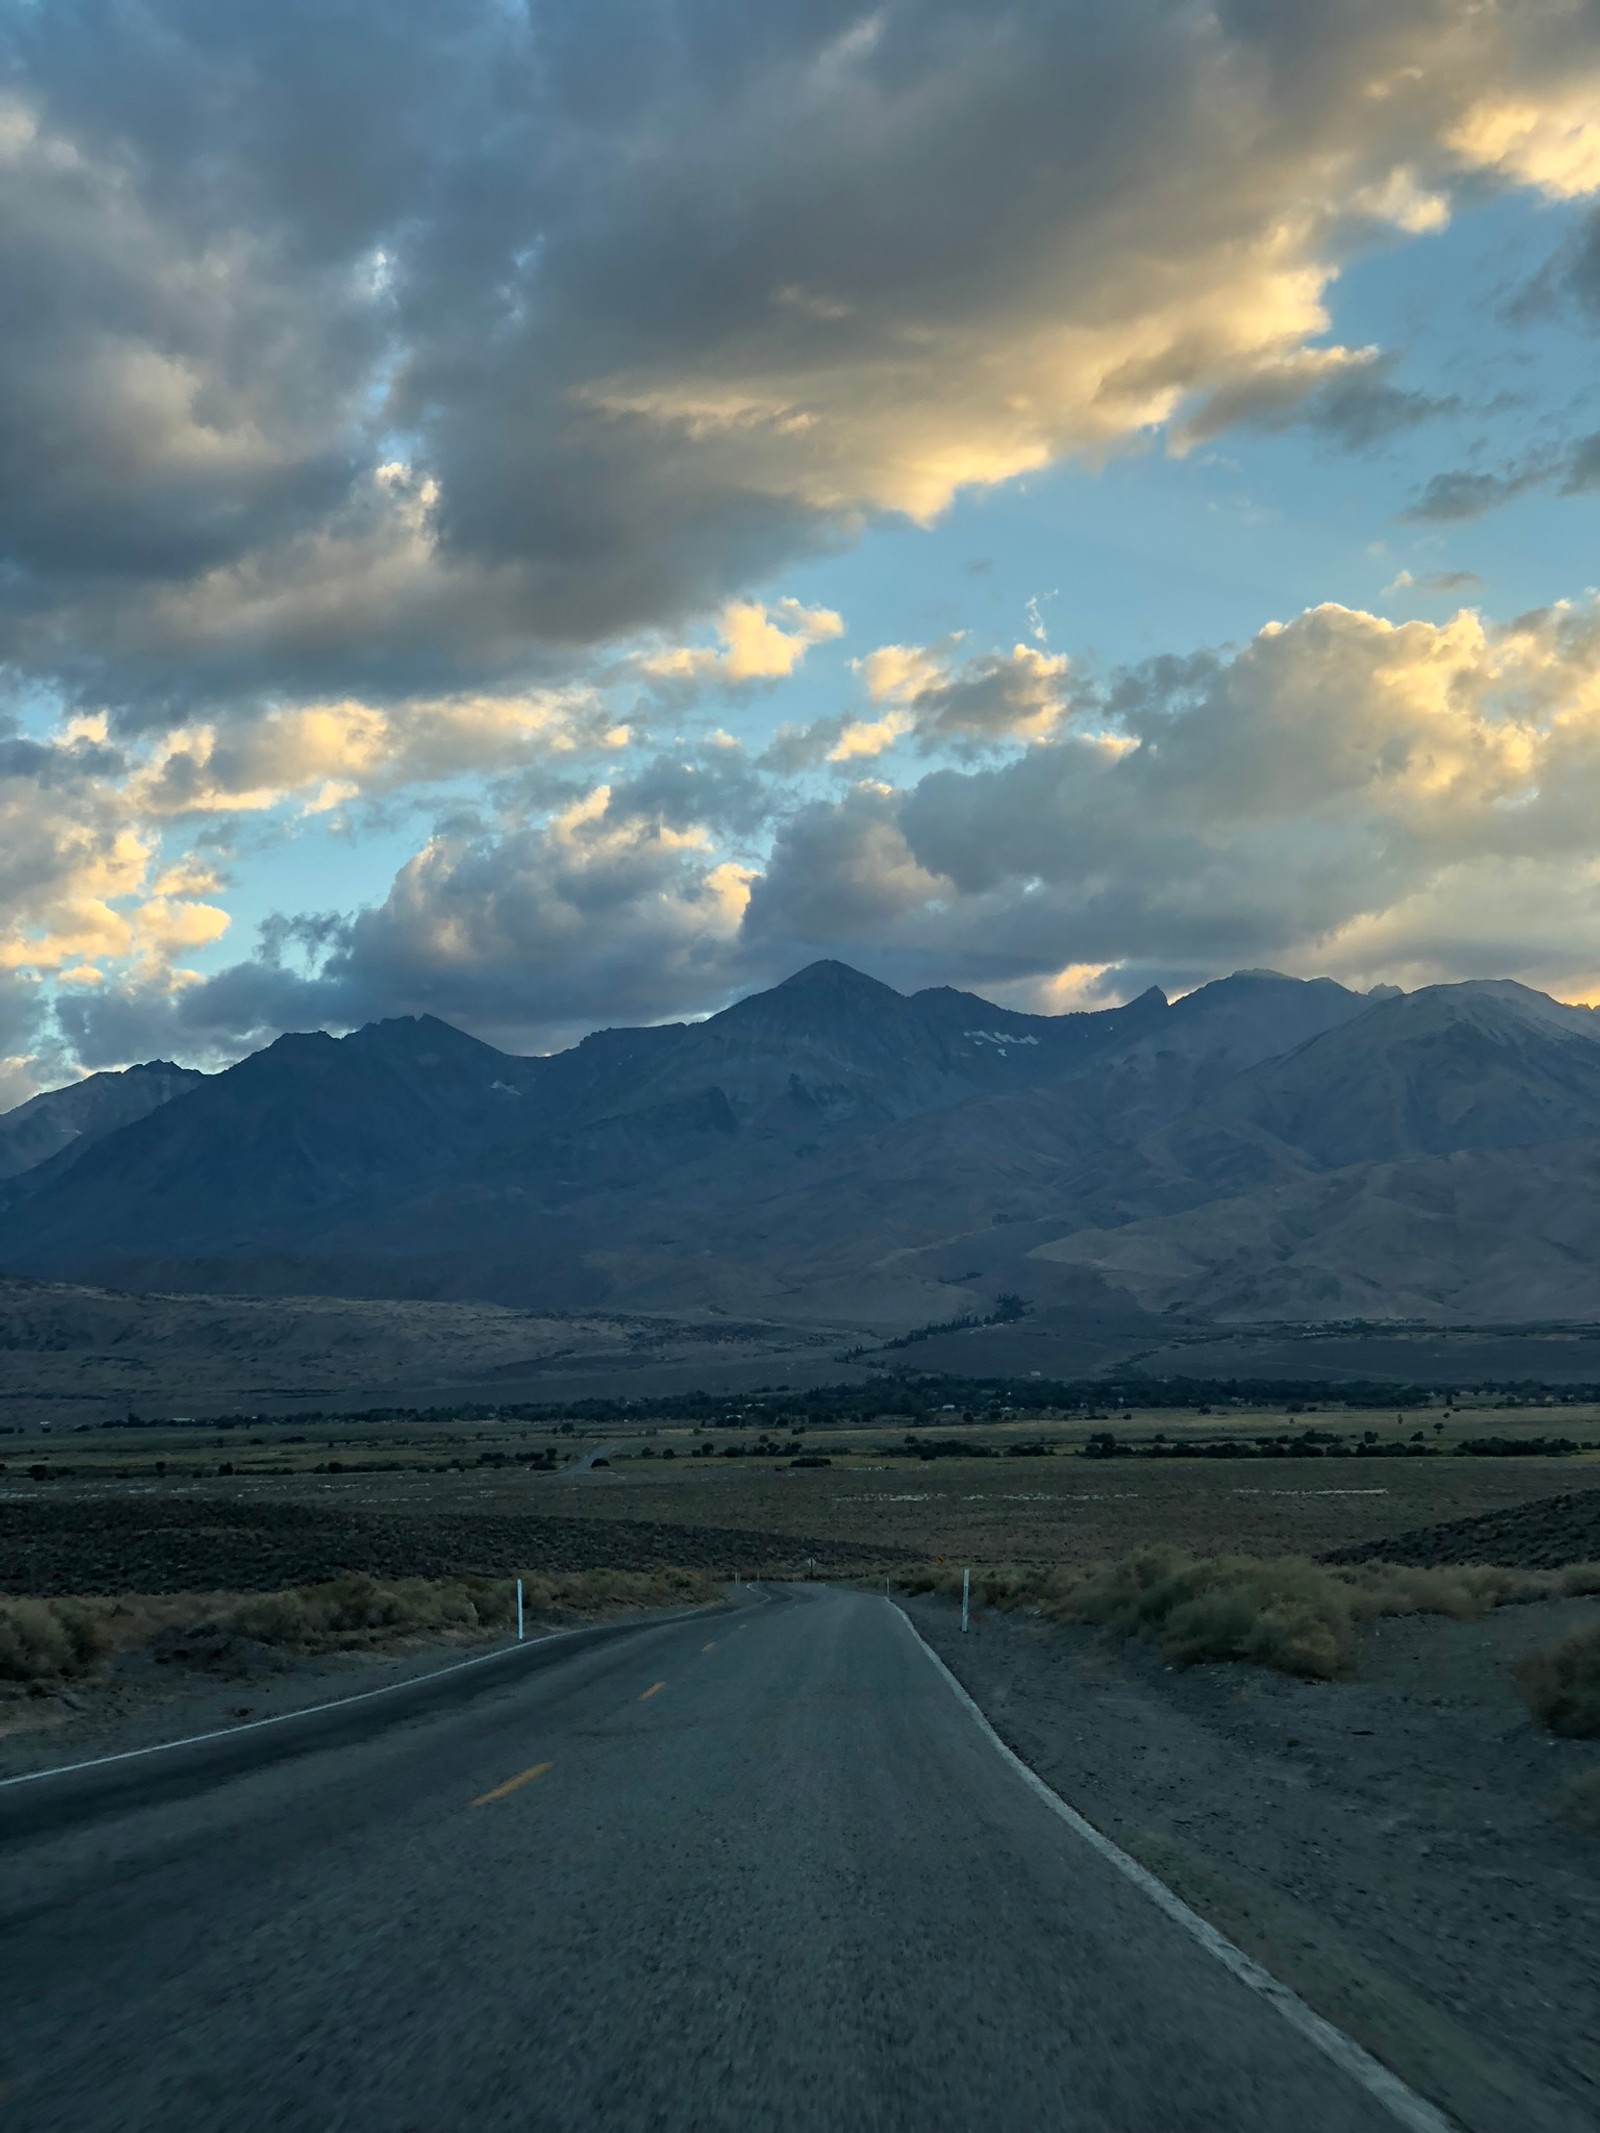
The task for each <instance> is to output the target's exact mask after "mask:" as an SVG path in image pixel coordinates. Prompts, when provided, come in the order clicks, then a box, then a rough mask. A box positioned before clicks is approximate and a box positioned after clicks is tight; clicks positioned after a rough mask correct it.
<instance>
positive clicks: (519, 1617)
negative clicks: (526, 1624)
mask: <svg viewBox="0 0 1600 2133" xmlns="http://www.w3.org/2000/svg"><path fill="white" fill-rule="evenodd" d="M517 1642H518V1643H519V1644H520V1643H521V1642H522V1580H521V1578H518V1580H517Z"/></svg>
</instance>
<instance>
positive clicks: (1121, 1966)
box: [0, 1589, 1397, 2133]
mask: <svg viewBox="0 0 1600 2133" xmlns="http://www.w3.org/2000/svg"><path fill="white" fill-rule="evenodd" d="M266 1733H267V1729H262V1733H261V1735H259V1736H257V1739H258V1740H259V1741H263V1742H264V1741H265V1738H266ZM238 1741H239V1737H238V1736H234V1737H233V1738H232V1739H231V1740H230V1743H229V1745H230V1747H234V1748H236V1749H237V1748H238ZM281 1745H282V1744H281V1742H280V1750H281ZM240 1752H242V1751H240ZM148 1761H149V1759H144V1763H145V1766H146V1767H148ZM136 1767H137V1766H136V1764H132V1763H130V1764H127V1765H124V1766H123V1769H124V1770H126V1771H127V1772H128V1773H129V1777H128V1788H129V1789H128V1790H127V1791H126V1792H125V1793H124V1792H123V1791H122V1790H121V1789H120V1788H121V1786H122V1779H121V1777H120V1775H119V1776H118V1777H117V1779H116V1788H117V1789H112V1790H109V1791H106V1792H104V1793H103V1794H102V1796H101V1797H99V1798H98V1799H97V1800H95V1801H93V1802H91V1803H89V1804H88V1805H87V1806H86V1805H84V1804H83V1803H82V1802H81V1801H79V1802H77V1803H76V1804H74V1801H73V1797H72V1795H71V1788H70V1786H68V1787H66V1788H65V1789H61V1784H60V1781H57V1780H51V1779H45V1780H42V1781H36V1782H35V1784H33V1785H32V1786H23V1787H15V1786H13V1787H10V1788H0V1844H3V1846H4V1854H3V1856H4V1859H5V1871H4V1877H3V1895H0V1904H3V1916H0V2009H3V2019H0V2097H3V2101H0V2129H4V2133H11V2129H27V2133H58V2129H59V2133H68V2129H70V2133H158V2129H159V2133H262V2129H266V2128H281V2129H294V2133H334V2129H339V2133H379V2129H382V2133H456V2129H461V2133H467V2129H471V2133H498V2129H501V2128H507V2129H510V2128H515V2129H517V2133H569V2129H570V2133H678V2129H682V2133H723V2129H726V2133H767V2129H771V2133H880V2129H881V2133H902V2129H903V2133H977V2129H980V2128H981V2129H984V2133H1011V2129H1056V2128H1060V2129H1063V2133H1065V2129H1071V2133H1190V2129H1201V2128H1204V2129H1215V2133H1285V2129H1293V2133H1394V2128H1395V2125H1396V2123H1397V2120H1396V2118H1395V2117H1394V2116H1393V2115H1391V2113H1390V2111H1389V2110H1388V2109H1387V2108H1385V2107H1384V2106H1383V2104H1382V2103H1381V2102H1379V2101H1377V2100H1375V2099H1374V2097H1373V2096H1372V2095H1371V2094H1369V2093H1368V2092H1366V2091H1365V2090H1364V2089H1363V2088H1362V2087H1361V2086H1360V2085H1359V2083H1358V2081H1357V2080H1356V2079H1354V2078H1352V2076H1351V2075H1350V2074H1348V2073H1347V2072H1345V2071H1343V2070H1342V2069H1341V2068H1340V2067H1339V2066H1337V2065H1336V2064H1334V2063H1333V2062H1332V2061H1330V2060H1329V2059H1328V2058H1327V2057H1326V2056H1324V2054H1323V2053H1321V2052H1319V2051H1318V2050H1317V2049H1316V2048H1315V2046H1314V2045H1313V2044H1312V2043H1310V2042H1308V2041H1307V2039H1306V2038H1305V2037H1304V2036H1303V2035H1301V2034H1299V2033H1298V2032H1297V2031H1296V2030H1295V2029H1294V2028H1293V2027H1292V2026H1291V2025H1290V2023H1289V2022H1287V2021H1285V2019H1284V2018H1283V2016H1282V2014H1281V2013H1280V2012H1279V2011H1278V2010H1277V2009H1276V2008H1275V2007H1274V2006H1272V2005H1271V2004H1269V2003H1268V2002H1267V2001H1266V2000H1264V1999H1263V1998H1262V1997H1260V1996H1259V1995H1258V1994H1257V1993H1255V1992H1253V1991H1251V1990H1250V1989H1249V1988H1248V1986H1247V1985H1246V1984H1244V1983H1241V1982H1240V1981H1239V1980H1238V1979H1237V1978H1235V1977H1233V1976H1231V1975H1230V1974H1229V1973H1228V1971H1227V1970H1226V1969H1225V1968H1224V1967H1223V1965H1222V1964H1221V1963H1219V1962H1218V1961H1217V1960H1216V1958H1215V1956H1214V1955H1213V1954H1211V1953H1209V1952H1208V1951H1207V1950H1206V1949H1205V1948H1204V1947H1202V1946H1200V1945H1198V1944H1197V1943H1196V1942H1195V1941H1194V1940H1193V1939H1192V1938H1191V1937H1190V1936H1189V1935H1188V1934H1186V1933H1185V1932H1184V1931H1183V1930H1182V1928H1181V1926H1180V1925H1178V1924H1175V1923H1174V1922H1173V1921H1172V1919H1170V1918H1168V1917H1166V1916H1164V1915H1163V1914H1162V1913H1161V1912H1160V1911H1159V1910H1158V1909H1157V1908H1156V1906H1155V1905H1154V1904H1153V1903H1152V1902H1151V1901H1150V1899H1149V1897H1148V1896H1147V1895H1145V1894H1144V1893H1142V1892H1141V1891H1140V1890H1139V1889H1138V1888H1136V1887H1134V1886H1132V1885H1130V1883H1129V1882H1128V1881H1127V1880H1126V1879H1124V1878H1123V1877H1122V1876H1120V1875H1119V1874H1118V1872H1117V1871H1116V1870H1115V1867H1114V1866H1113V1865H1111V1864H1109V1863H1107V1861H1106V1860H1104V1859H1103V1858H1101V1857H1099V1856H1098V1855H1097V1854H1096V1853H1095V1852H1094V1851H1093V1850H1092V1849H1091V1848H1090V1846H1089V1845H1088V1844H1087V1843H1086V1842H1085V1841H1084V1840H1083V1838H1082V1837H1081V1836H1079V1835H1077V1834H1075V1833H1074V1831H1073V1830H1072V1829H1071V1828H1070V1827H1068V1826H1066V1825H1064V1824H1063V1822H1062V1821H1061V1820H1060V1819H1059V1817H1058V1816H1056V1815H1055V1814H1053V1813H1052V1812H1051V1810H1050V1808H1049V1806H1048V1805H1047V1804H1046V1803H1045V1802H1043V1801H1042V1800H1041V1799H1040V1798H1039V1797H1038V1796H1037V1795H1036V1793H1035V1792H1034V1791H1032V1790H1031V1789H1030V1788H1029V1786H1028V1785H1027V1783H1026V1782H1025V1781H1024V1780H1023V1779H1022V1777H1021V1776H1020V1775H1019V1774H1018V1772H1017V1771H1016V1770H1015V1769H1013V1768H1012V1767H1011V1766H1010V1765H1009V1764H1008V1763H1007V1762H1006V1761H1005V1760H1004V1759H1003V1757H1002V1756H1001V1754H1000V1753H999V1752H998V1751H997V1749H996V1748H995V1746H994V1744H993V1743H992V1742H991V1741H990V1740H989V1739H988V1738H987V1737H986V1735H985V1734H984V1732H983V1731H982V1730H981V1728H980V1726H979V1725H978V1723H977V1722H976V1721H975V1719H974V1718H973V1716H972V1714H971V1713H970V1712H969V1711H968V1710H967V1709H965V1708H964V1707H963V1705H962V1704H961V1702H960V1701H959V1699H958V1698H957V1696H956V1695H955V1694H954V1693H953V1691H952V1690H951V1688H950V1686H949V1684H948V1683H947V1682H946V1681H945V1679H944V1678H943V1677H942V1676H941V1674H940V1673H939V1672H938V1670H937V1669H936V1667H935V1666H934V1664H933V1662H932V1661H931V1660H930V1658H929V1657H928V1655H927V1653H926V1652H925V1651H924V1649H923V1648H922V1646H921V1645H920V1644H919V1642H918V1641H917V1639H916V1637H915V1636H914V1634H913V1632H912V1630H911V1629H910V1627H909V1625H908V1624H907V1623H906V1621H905V1620H904V1618H903V1617H902V1616H901V1615H900V1614H899V1613H898V1611H897V1610H895V1609H893V1608H891V1607H890V1606H889V1604H888V1603H887V1602H886V1601H884V1600H882V1599H875V1598H873V1597H871V1596H870V1595H865V1594H844V1593H830V1592H824V1591H799V1590H796V1591H785V1590H782V1589H780V1590H778V1591H776V1592H772V1593H757V1594H752V1595H750V1596H749V1597H748V1598H747V1599H746V1600H745V1601H743V1602H742V1604H739V1605H737V1606H735V1607H732V1608H730V1609H728V1610H725V1611H722V1612H719V1613H714V1614H708V1615H701V1616H697V1617H694V1618H691V1619H687V1620H684V1619H679V1620H677V1621H674V1622H664V1623H655V1624H647V1625H645V1626H643V1627H640V1628H638V1629H637V1630H634V1631H632V1632H630V1633H628V1634H626V1635H624V1636H621V1637H617V1638H614V1639H612V1640H611V1641H602V1642H599V1643H591V1644H586V1643H584V1642H582V1640H578V1641H577V1642H575V1643H574V1644H573V1645H572V1646H571V1647H570V1648H569V1649H568V1651H567V1652H566V1654H565V1655H564V1656H562V1657H561V1658H560V1659H559V1663H553V1664H548V1665H546V1666H544V1667H543V1669H542V1671H538V1672H528V1673H520V1672H519V1673H518V1674H517V1675H516V1676H515V1677H512V1676H509V1675H505V1674H496V1673H494V1672H493V1670H492V1669H491V1670H488V1671H487V1672H486V1674H485V1678H484V1684H483V1685H482V1686H481V1687H479V1688H478V1689H477V1692H476V1693H475V1694H474V1695H472V1696H471V1697H470V1699H467V1700H463V1701H462V1702H460V1703H459V1704H458V1705H456V1706H455V1707H451V1708H442V1709H435V1710H432V1711H426V1712H422V1713H420V1714H417V1715H414V1716H407V1717H398V1718H397V1717H395V1716H394V1715H393V1714H392V1713H390V1714H388V1715H387V1716H385V1715H383V1714H381V1713H379V1714H378V1715H377V1716H375V1717H374V1718H373V1719H372V1722H371V1724H370V1727H369V1728H368V1729H367V1730H366V1731H365V1732H364V1733H362V1734H361V1735H360V1736H358V1737H356V1738H335V1739H334V1740H333V1741H332V1742H331V1743H330V1744H327V1745H319V1746H316V1747H313V1748H310V1749H307V1750H306V1751H305V1752H301V1753H296V1754H284V1753H282V1752H279V1753H278V1754H277V1757H276V1759H275V1760H272V1761H269V1762H265V1763H263V1764H260V1765H258V1766H252V1767H247V1768H244V1769H241V1770H237V1771H234V1772H232V1773H231V1774H224V1775H217V1774H215V1773H213V1774H210V1775H208V1774H206V1773H205V1772H204V1771H203V1770H199V1769H197V1770H196V1772H195V1773H194V1775H193V1778H192V1782H189V1781H186V1782H185V1783H184V1784H183V1785H182V1786H180V1787H179V1789H178V1791H177V1793H176V1795H175V1796H174V1795H173V1794H172V1793H171V1792H170V1791H169V1793H168V1794H166V1795H163V1794H161V1793H159V1792H157V1793H156V1794H155V1795H154V1796H151V1795H150V1794H149V1793H148V1791H147V1792H144V1793H141V1792H137V1791H135V1790H133V1789H132V1784H133V1774H134V1772H135V1770H136ZM109 1782H110V1780H108V1783H109ZM52 1786H56V1787H57V1788H58V1791H59V1793H60V1800H61V1802H62V1805H61V1812H60V1816H59V1820H52V1814H51V1791H50V1788H51V1787H52ZM25 1795H26V1797H27V1800H28V1802H29V1814H28V1822H29V1824H30V1826H28V1827H23V1826H22V1825H21V1823H20V1822H19V1821H18V1820H17V1818H16V1811H17V1810H18V1809H19V1807H20V1805H21V1803H22V1801H23V1798H24V1796H25ZM8 1809H9V1810H10V1811H11V1812H12V1814H13V1823H12V1826H10V1827H8V1823H7V1812H8Z"/></svg>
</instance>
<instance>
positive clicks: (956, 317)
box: [0, 0, 1600, 1103]
mask: <svg viewBox="0 0 1600 2133" xmlns="http://www.w3.org/2000/svg"><path fill="white" fill-rule="evenodd" d="M1597 203H1600V4H1572V0H1496V4H1482V0H1383V4H1382V5H1378V4H1375V0H1314V4H1313V0H1270V4H1267V0H1231V4H1227V0H1225V4H1221V5H1213V6H1209V7H1202V6H1190V5H1181V4H1170V0H1119V4H1118V5H1116V6H1115V7H1108V6H1106V5H1104V4H1103V0H982V4H979V0H887V4H885V5H882V6H878V7H875V8H863V7H861V6H859V5H851V4H843V0H763V4H762V5H761V6H760V7H759V8H752V7H750V6H748V5H743V4H734V0H543V4H535V5H531V6H528V5H523V4H521V0H382V4H379V0H274V5H273V6H272V7H271V8H262V7H258V6H245V5H240V4H237V0H50V4H49V5H44V4H41V0H0V290H3V291H4V331H3V333H0V1103H10V1102H17V1101H21V1100H23V1099H24V1098H26V1096H28V1095H29V1094H30V1093H31V1092H32V1091H34V1090H36V1089H38V1088H41V1087H48V1086H53V1085H55V1084H57V1083H60V1082H62V1081H66V1080H69V1079H72V1078H73V1077H75V1076H77V1075H79V1074H82V1073H84V1072H88V1071H93V1070H95V1069H99V1068H103V1067H114V1066H121V1065H125V1064H128V1063H130V1062H132V1061H135V1060H140V1059H146V1058H152V1057H166V1058H176V1059H179V1060H183V1061H185V1062H188V1063H192V1064H196V1065H200V1066H216V1065H218V1064H221V1063H224V1062H226V1061H227V1060H230V1059H233V1058H236V1057H238V1056H240V1055H241V1054H242V1053H243V1052H245V1051H247V1050H250V1049H253V1048H255V1047H257V1046H259V1045H261V1044H263V1043H266V1042H269V1041H270V1040H271V1039H272V1038H273V1037H274V1036H276V1035H278V1034H279V1033H281V1032H282V1031H284V1030H288V1029H306V1028H316V1027H323V1028H328V1029H333V1030H342V1029H348V1028H351V1027H353V1026H356V1025H358V1024H360V1023H362V1022H365V1021H369V1020H372V1019H374V1018H376V1017H379V1016H384V1015H396V1014H418V1013H424V1012H426V1013H433V1014H438V1015H441V1016H443V1017H445V1018H446V1019H447V1020H449V1021H452V1022H454V1023H457V1024H458V1025H460V1026H461V1027H463V1028H467V1029H470V1030H472V1031H474V1032H475V1033H477V1034H479V1035H481V1036H483V1037H486V1038H488V1039H489V1040H490V1041H492V1042H495V1043H498V1044H501V1045H503V1046H505V1047H506V1048H507V1049H510V1050H513V1051H519V1052H540V1051H547V1050H550V1049H552V1048H554V1047H557V1046H560V1045H564V1044H568V1043H571V1042H573V1041H574V1040H575V1039H576V1038H577V1037H579V1036H580V1035H582V1034H583V1032H585V1031H586V1030H588V1029H590V1028H594V1027H598V1026H604V1025H610V1024H624V1023H637V1022H651V1021H659V1020H665V1019H676V1018H681V1017H688V1016H695V1015H701V1014H705V1013H708V1012H711V1011H714V1010H715V1009H716V1008H718V1007H719V1006H722V1005H724V1004H726V1002H727V1001H729V1000H730V999H732V998H735V997H737V996H739V995H740V994H742V993H745V992H749V991H752V990H755V989H757V988H759V987H761V986H763V985H767V984H770V983H773V982H775V981H776V980H778V979H781V978H782V977H784V976H786V975H788V974H789V973H790V972H791V971H793V970H795V969H797V968H799V967H800V966H802V965H803V964H805V963H807V962H810V961H813V960H815V959H817V958H819V957H824V956H832V957H838V958H840V959H841V960H844V961H847V962H850V963H853V964H855V965H856V966H857V967H858V968H861V969H864V970H867V971H870V972H871V973H873V974H874V975H876V976H878V977H880V978H883V979H885V980H887V981H888V982H890V983H892V984H895V985H897V986H900V987H902V988H903V989H907V990H909V989H914V988H915V987H917V986H921V985H930V984H954V985H961V986H966V987H970V988H971V989H973V990H975V991H978V992H981V993H983V994H985V995H986V996H988V997H990V998H993V999H995V1000H998V1001H1000V1002H1002V1003H1004V1004H1005V1005H1008V1006H1011V1007H1014V1008H1017V1009H1024V1008H1026V1009H1033V1010H1040V1011H1047V1012H1059V1011H1064V1010H1067V1009H1072V1008H1080V1007H1092V1006H1099V1005H1107V1004H1111V1003H1113V1002H1116V1001H1119V1000H1122V999H1125V998H1128V997H1131V996H1132V995H1134V994H1136V993H1138V992H1140V991H1142V990H1144V989H1145V988H1146V987H1147V986H1149V985H1151V984H1158V985H1160V986H1162V987H1163V988H1165V989H1166V990H1167V991H1168V992H1169V993H1174V994H1175V993H1178V992H1182V991H1184V990H1187V989H1189V988H1191V987H1192V986H1194V985H1196V984H1200V983H1203V982H1205V981H1206V980H1207V979H1210V978H1213V977H1216V976H1219V975H1221V974H1224V973H1226V972H1228V971H1231V970H1234V969H1239V968H1262V967H1266V968H1273V969H1278V970H1283V971H1288V972H1291V973H1294V974H1298V975H1301V976H1312V975H1322V974H1326V975H1329V976H1332V977H1335V978H1338V979H1339V980H1341V981H1342V982H1344V983H1346V984H1349V985H1352V986H1356V987H1359V988H1367V987H1370V986H1372V985H1375V984H1379V983H1382V984H1399V985H1402V986H1405V987H1412V986H1417V985H1425V984H1430V983H1436V982H1440V981H1449V980H1456V979H1462V978H1479V977H1510V978H1517V979H1520V980H1522V981H1523V982H1525V983H1528V984H1531V985H1536V986H1539V987H1542V988H1544V989H1546V990H1548V991H1551V992H1553V993H1555V994H1557V995H1558V996H1560V997H1562V998H1565V999H1573V1000H1591V1001H1597V1000H1600V596H1597V593H1596V589H1595V588H1596V584H1597V583H1600V552H1597V546H1596V534H1597V531H1600V526H1597V507H1600V366H1597V363H1596V354H1597V350H1600V204H1597Z"/></svg>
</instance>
